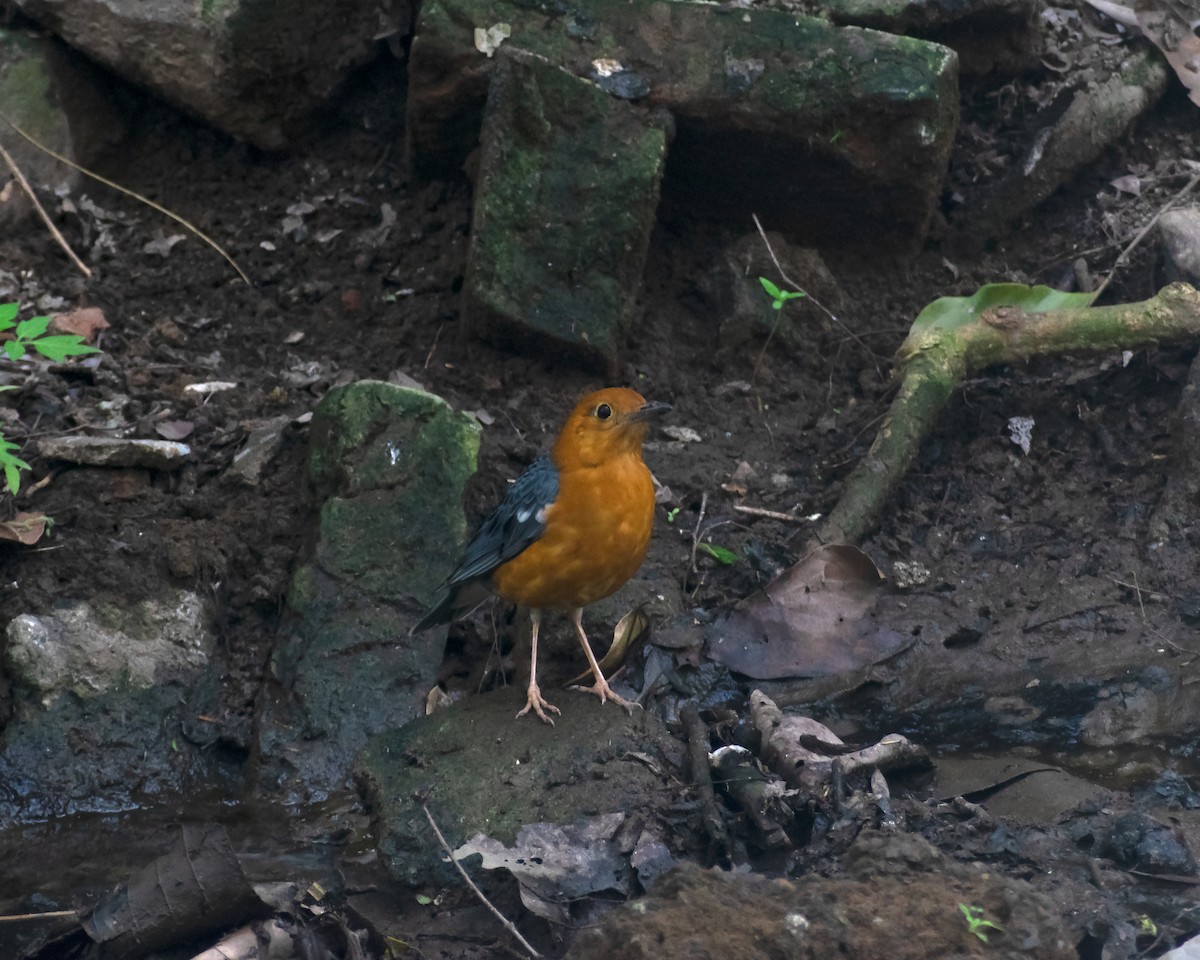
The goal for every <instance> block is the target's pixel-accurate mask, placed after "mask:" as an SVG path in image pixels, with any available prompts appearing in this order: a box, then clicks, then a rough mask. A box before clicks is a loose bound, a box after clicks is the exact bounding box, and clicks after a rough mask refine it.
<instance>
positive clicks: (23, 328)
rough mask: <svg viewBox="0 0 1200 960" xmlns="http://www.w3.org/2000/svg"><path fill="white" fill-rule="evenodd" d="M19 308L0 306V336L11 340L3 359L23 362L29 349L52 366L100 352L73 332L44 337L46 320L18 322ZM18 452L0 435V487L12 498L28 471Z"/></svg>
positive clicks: (3, 304) (6, 305) (15, 306)
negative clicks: (0, 472)
mask: <svg viewBox="0 0 1200 960" xmlns="http://www.w3.org/2000/svg"><path fill="white" fill-rule="evenodd" d="M20 309H21V307H20V304H17V303H0V334H3V333H9V336H10V338H11V339H8V340H5V341H4V343H3V345H0V349H3V351H4V356H5V357H7V358H8V359H9V360H10V361H12V362H13V363H16V362H17V361H18V360H22V359H24V358H25V356H26V355H27V354H28V353H29V351H30V350H33V351H34V352H35V353H40V354H41V355H42V356H43V357H45V358H46V359H47V360H53V361H54V362H55V363H61V362H62V361H63V360H65V359H66V358H67V357H81V356H84V355H85V354H89V353H99V352H100V351H99V350H97V349H96V348H95V347H89V346H88V345H87V344H86V343H84V342H83V337H81V336H78V335H76V334H73V333H72V334H56V335H53V336H47V335H46V331H47V330H48V329H49V328H50V318H49V317H30V318H29V319H28V320H21V321H20V322H18V321H17V312H18V311H19V310H20ZM10 331H11V332H10ZM12 389H14V388H13V387H12V386H11V385H5V386H0V390H12ZM19 449H20V447H18V446H17V444H15V443H12V442H11V441H9V440H8V439H7V438H6V437H5V436H4V435H3V434H0V467H3V468H4V485H5V486H6V487H7V488H8V492H9V493H11V494H12V495H13V496H16V494H17V491H18V490H19V489H20V488H21V471H22V470H28V469H29V464H27V463H26V462H25V461H24V460H22V459H21V458H20V457H18V456H17V454H16V451H17V450H19Z"/></svg>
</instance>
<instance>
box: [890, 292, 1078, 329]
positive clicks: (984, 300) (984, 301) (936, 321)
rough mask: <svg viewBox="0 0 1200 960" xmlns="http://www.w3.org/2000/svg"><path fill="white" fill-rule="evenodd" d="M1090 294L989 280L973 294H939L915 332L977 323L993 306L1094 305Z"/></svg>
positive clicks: (1036, 308) (1037, 308) (915, 324)
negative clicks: (945, 295) (955, 295)
mask: <svg viewBox="0 0 1200 960" xmlns="http://www.w3.org/2000/svg"><path fill="white" fill-rule="evenodd" d="M1091 302H1092V294H1090V293H1064V292H1063V291H1062V290H1055V289H1053V288H1052V287H1045V286H1037V287H1029V286H1026V285H1025V284H1023V283H989V284H986V285H984V286H982V287H980V288H979V289H978V290H976V291H975V292H974V293H973V294H971V296H969V297H938V299H936V300H934V301H933V303H931V304H929V306H927V307H926V308H925V309H924V310H922V311H921V312H920V314H918V315H917V319H916V320H914V321H913V325H912V329H913V330H914V331H918V330H920V331H924V330H930V329H933V328H938V329H941V330H945V331H947V332H950V331H953V330H957V329H958V328H960V327H963V326H966V325H967V324H968V323H974V322H975V321H976V320H977V319H978V318H979V315H980V314H981V313H983V311H984V310H988V309H990V308H991V307H1019V308H1020V309H1022V310H1027V311H1029V312H1030V313H1042V312H1044V311H1046V310H1059V309H1062V308H1064V307H1065V308H1068V309H1070V308H1080V307H1087V306H1091Z"/></svg>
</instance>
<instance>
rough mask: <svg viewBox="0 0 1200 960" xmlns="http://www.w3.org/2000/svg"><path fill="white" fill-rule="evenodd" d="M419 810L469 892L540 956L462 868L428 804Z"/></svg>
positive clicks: (422, 805)
mask: <svg viewBox="0 0 1200 960" xmlns="http://www.w3.org/2000/svg"><path fill="white" fill-rule="evenodd" d="M421 812H422V813H424V814H425V819H426V820H428V821H429V826H430V827H431V828H432V830H433V833H434V835H435V836H436V837H437V838H438V843H440V844H441V845H442V849H443V850H445V851H446V856H448V857H449V858H450V862H451V863H452V864H454V869H456V870H457V871H458V873H459V875H460V876H461V877H462V878H463V880H465V881H466V884H467V886H468V887H470V888H471V892H472V893H473V894H475V896H476V897H478V898H479V902H480V903H482V904H483V905H484V906H485V907H487V908H488V909H489V910H490V911H491V912H492V915H493V916H494V917H495V918H496V919H497V920H499V921H500V923H501V925H502V926H503V927H504V929H505V930H507V931H508V932H509V933H511V934H512V935H513V936H514V937H515V938H516V940H517V942H518V943H520V944H521V946H522V947H524V948H525V951H526V952H527V953H528V954H529V955H530V956H531V957H540V956H541V954H540V953H538V952H537V951H536V950H535V949H534V948H533V945H532V944H531V943H530V942H529V941H528V940H526V939H525V938H524V937H523V936H521V931H520V930H518V929H517V927H516V924H514V923H513V922H512V921H511V920H509V919H508V917H506V916H505V915H504V914H502V913H501V912H500V911H499V910H497V909H496V907H495V905H494V904H493V903H492V901H491V900H489V899H488V898H487V897H485V896H484V894H483V891H482V890H480V889H479V887H477V886H476V885H475V881H474V880H472V879H471V877H470V874H468V873H467V871H466V870H464V869H463V865H462V864H461V863H459V862H458V860H457V859H456V858H455V856H454V851H453V850H451V849H450V844H448V843H447V842H446V838H445V837H444V836H443V835H442V831H441V829H440V828H439V827H438V825H437V821H435V820H434V819H433V814H432V813H430V812H429V805H428V804H426V803H424V802H422V803H421Z"/></svg>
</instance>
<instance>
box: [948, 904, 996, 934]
mask: <svg viewBox="0 0 1200 960" xmlns="http://www.w3.org/2000/svg"><path fill="white" fill-rule="evenodd" d="M958 909H959V910H961V911H962V915H963V916H964V917H966V918H967V932H968V933H972V934H974V935H975V936H977V937H978V938H979V939H980V940H982V941H983V942H984V943H987V942H988V935H987V930H986V928H988V927H990V928H991V929H993V930H998V931H1000V932H1001V933H1003V932H1004V928H1003V927H1001V926H1000V924H998V923H992V921H991V920H988V919H987V918H986V917H984V915H983V907H969V906H967V905H966V904H965V903H960V904H959V905H958Z"/></svg>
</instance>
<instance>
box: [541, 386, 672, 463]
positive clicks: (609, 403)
mask: <svg viewBox="0 0 1200 960" xmlns="http://www.w3.org/2000/svg"><path fill="white" fill-rule="evenodd" d="M670 409H671V405H670V404H669V403H661V402H657V401H656V402H652V403H647V402H646V398H645V397H643V396H642V395H641V394H640V393H638V392H637V391H636V390H630V389H628V388H626V387H609V388H608V389H606V390H597V391H596V392H595V393H589V394H588V395H587V396H586V397H584V398H583V399H582V400H580V401H579V403H577V404H576V405H575V409H574V410H572V411H571V415H570V416H569V417H567V422H566V423H565V424H563V428H562V431H561V432H560V433H559V435H558V439H557V440H556V441H554V446H553V448H552V449H551V451H550V456H551V459H553V461H554V464H555V466H557V467H558V468H559V469H560V470H571V469H576V468H579V467H598V466H600V465H601V464H602V463H604V462H605V461H607V460H611V459H613V458H614V457H620V456H628V455H630V454H632V455H633V456H636V457H641V453H642V441H643V440H645V439H646V431H647V430H648V429H649V426H650V423H649V421H650V419H651V418H653V417H656V416H658V415H659V414H663V413H666V412H667V411H668V410H670Z"/></svg>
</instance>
